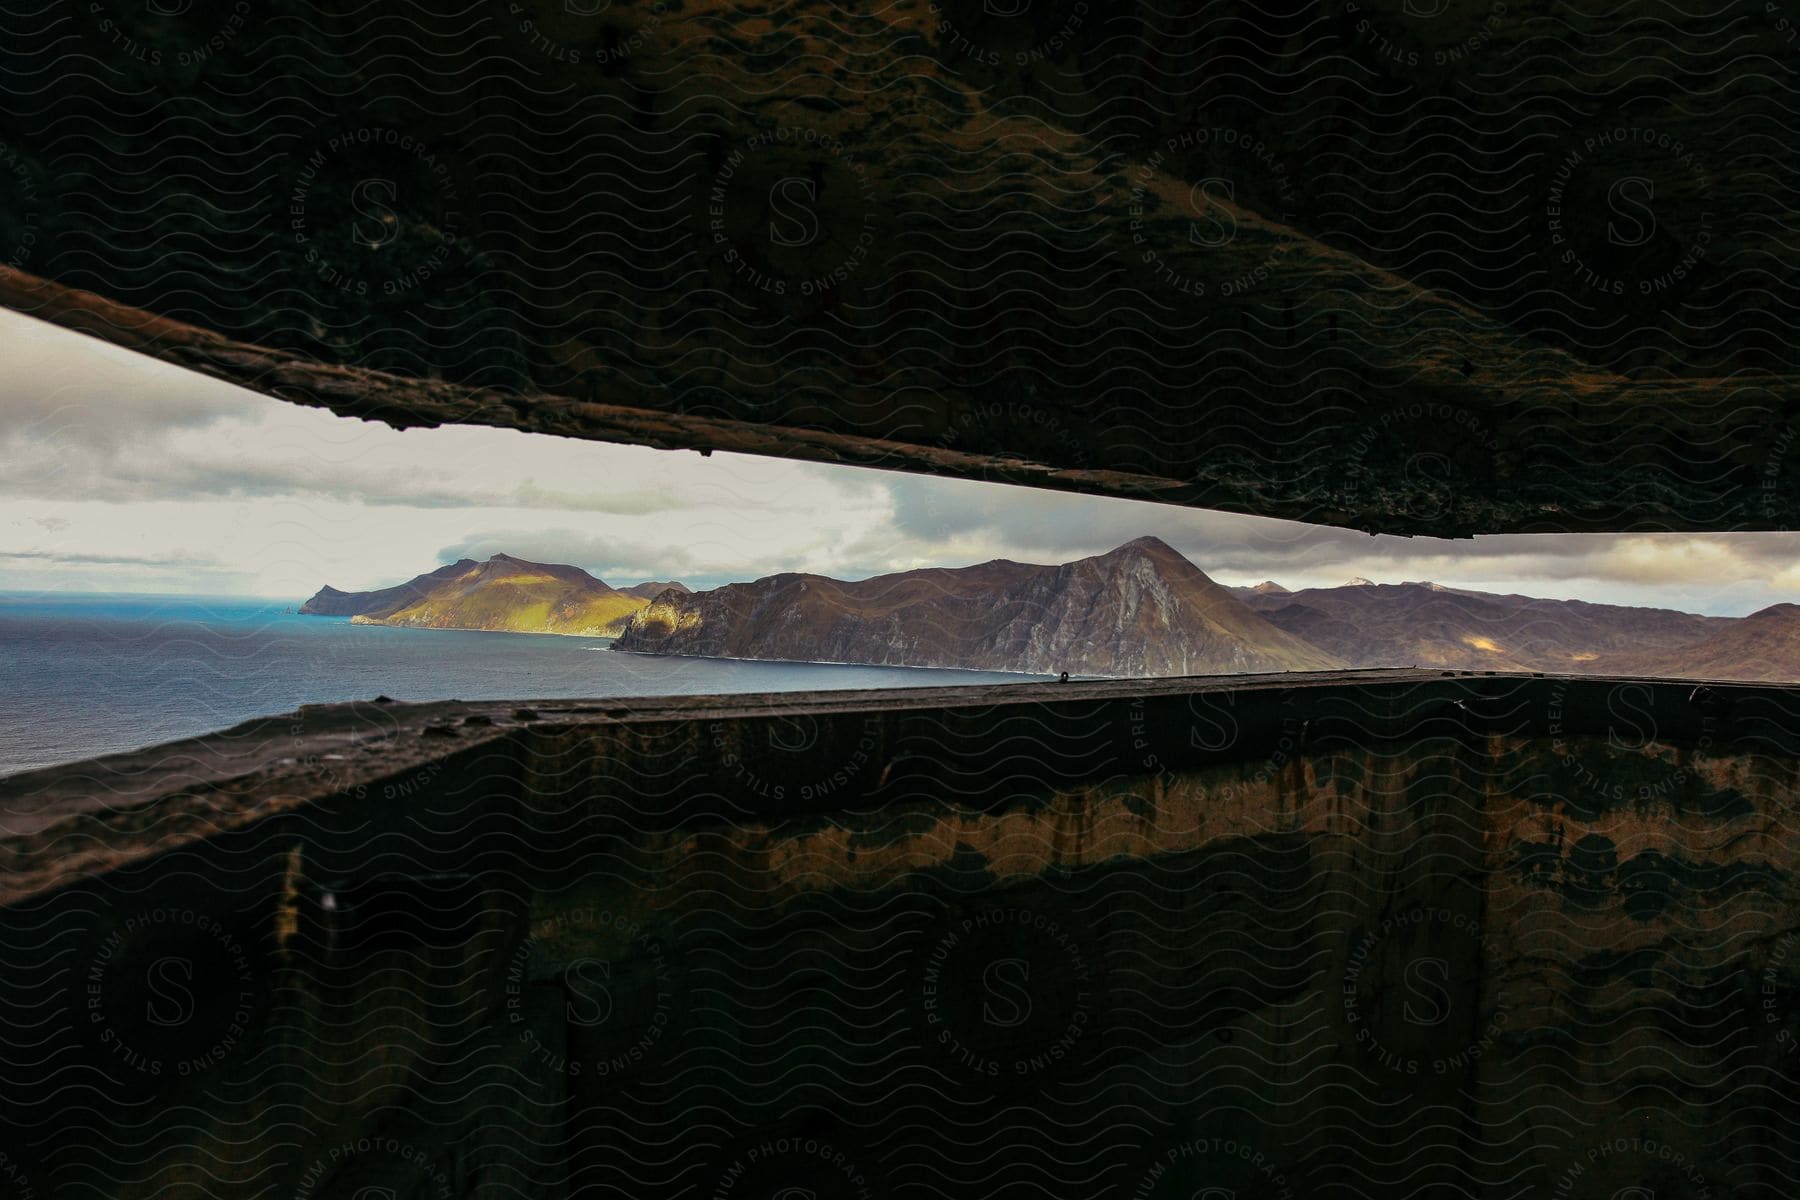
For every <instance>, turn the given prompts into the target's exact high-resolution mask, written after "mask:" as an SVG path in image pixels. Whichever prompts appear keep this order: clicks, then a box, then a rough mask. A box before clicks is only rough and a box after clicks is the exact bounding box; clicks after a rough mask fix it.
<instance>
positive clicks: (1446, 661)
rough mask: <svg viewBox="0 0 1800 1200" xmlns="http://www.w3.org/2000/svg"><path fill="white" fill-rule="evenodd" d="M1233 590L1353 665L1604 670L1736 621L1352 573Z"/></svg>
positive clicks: (1660, 654) (1656, 658) (1662, 652)
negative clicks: (1315, 583)
mask: <svg viewBox="0 0 1800 1200" xmlns="http://www.w3.org/2000/svg"><path fill="white" fill-rule="evenodd" d="M1234 591H1235V592H1236V593H1237V595H1238V596H1239V598H1240V599H1242V600H1243V601H1244V603H1245V604H1247V605H1249V606H1250V607H1251V608H1253V609H1255V610H1256V611H1257V612H1259V613H1261V614H1262V615H1263V617H1264V618H1266V619H1267V620H1268V621H1269V622H1270V623H1271V624H1273V625H1275V626H1277V627H1278V628H1281V629H1285V630H1287V631H1288V632H1289V633H1291V634H1293V635H1294V636H1296V637H1299V638H1304V639H1305V640H1306V641H1308V642H1311V643H1312V644H1313V645H1315V646H1318V647H1320V648H1321V649H1323V650H1326V651H1329V652H1330V653H1331V654H1333V655H1335V656H1336V657H1338V658H1340V659H1342V660H1343V661H1345V662H1346V663H1348V664H1349V665H1351V666H1353V667H1393V666H1400V667H1406V666H1419V667H1449V668H1457V669H1462V670H1488V671H1559V672H1570V671H1602V670H1609V669H1610V667H1609V665H1608V664H1609V663H1610V662H1611V660H1612V659H1613V658H1614V657H1615V656H1619V655H1637V656H1641V657H1642V659H1643V661H1644V662H1645V663H1647V664H1649V663H1655V662H1660V661H1663V660H1664V657H1665V656H1666V655H1667V654H1668V653H1669V652H1670V651H1672V650H1674V649H1676V648H1679V647H1684V646H1687V645H1689V644H1691V643H1695V642H1698V641H1700V640H1701V639H1703V638H1706V637H1708V636H1709V635H1711V634H1714V633H1716V632H1718V631H1720V630H1722V629H1724V628H1726V627H1728V626H1730V625H1731V624H1733V620H1732V618H1729V617H1701V616H1695V615H1694V614H1692V613H1683V612H1672V611H1670V610H1668V609H1660V608H1628V607H1625V606H1623V605H1616V604H1589V603H1587V602H1585V601H1582V600H1543V599H1538V598H1536V597H1533V596H1512V595H1504V596H1503V595H1494V594H1491V593H1487V592H1474V591H1463V590H1459V589H1454V588H1446V587H1443V586H1441V585H1439V584H1435V583H1369V582H1368V581H1366V580H1353V581H1351V582H1350V583H1347V584H1344V585H1343V586H1342V587H1334V588H1304V589H1302V590H1300V591H1297V592H1289V593H1286V594H1284V595H1269V594H1262V593H1257V592H1256V591H1255V590H1254V589H1251V588H1238V589H1234ZM1669 661H1673V660H1669ZM1740 666H1741V667H1745V668H1747V667H1748V666H1749V664H1748V663H1745V664H1740ZM1652 673H1662V674H1668V673H1671V672H1668V671H1662V672H1652Z"/></svg>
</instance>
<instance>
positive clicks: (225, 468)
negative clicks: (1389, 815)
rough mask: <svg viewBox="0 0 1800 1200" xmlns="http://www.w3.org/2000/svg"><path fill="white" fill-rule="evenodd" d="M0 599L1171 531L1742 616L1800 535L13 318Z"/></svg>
mask: <svg viewBox="0 0 1800 1200" xmlns="http://www.w3.org/2000/svg"><path fill="white" fill-rule="evenodd" d="M0 514H3V516H0V590H7V591H32V592H40V591H104V592H185V593H199V594H212V595H226V594H238V595H261V596H270V597H282V598H290V599H293V600H296V601H298V600H301V599H304V598H305V597H307V596H309V595H311V594H312V593H313V592H314V591H316V590H317V589H318V588H319V586H320V585H321V584H325V583H330V584H332V585H334V586H336V587H340V588H345V589H361V588H371V587H379V586H383V585H386V584H391V583H397V582H399V581H401V580H404V579H407V578H410V577H411V576H413V575H415V574H418V573H419V572H421V571H427V570H430V569H431V568H432V567H434V566H437V565H439V564H441V563H446V562H451V561H453V560H455V559H457V558H459V557H464V556H467V557H472V558H486V557H487V556H489V555H491V554H494V553H496V552H498V551H505V552H507V553H510V554H515V555H518V556H520V557H522V558H529V559H537V560H542V561H550V562H566V563H574V564H575V565H577V566H580V567H583V568H586V569H587V570H589V571H591V572H593V573H594V574H596V575H598V576H600V577H601V578H602V579H605V580H606V581H607V582H609V583H613V584H619V585H624V584H631V583H637V582H641V581H643V580H646V579H665V580H666V579H679V580H681V581H683V582H686V583H688V584H689V585H690V586H695V587H708V586H713V585H716V584H719V583H725V582H729V581H731V580H737V579H754V578H756V577H758V576H762V575H768V574H773V573H775V572H778V571H817V572H820V573H822V574H827V575H835V576H838V577H840V578H862V577H864V576H868V575H873V574H879V573H881V572H884V571H895V570H904V569H907V568H911V567H920V566H962V565H966V564H969V563H977V562H983V561H986V560H988V559H992V558H1015V559H1022V560H1025V561H1030V562H1061V561H1066V560H1068V559H1072V558H1079V557H1082V556H1084V555H1088V554H1097V553H1101V552H1103V551H1105V550H1108V549H1111V548H1112V547H1113V546H1116V545H1118V544H1119V543H1121V542H1125V541H1129V540H1130V539H1131V538H1134V537H1137V536H1140V535H1142V534H1146V533H1153V534H1156V535H1157V536H1159V537H1162V538H1163V539H1164V540H1166V541H1168V542H1169V543H1170V544H1171V545H1173V546H1175V547H1176V548H1177V549H1179V550H1180V551H1182V552H1183V553H1184V554H1186V555H1187V556H1188V557H1189V558H1191V559H1192V560H1193V561H1194V562H1195V563H1196V564H1197V565H1198V566H1199V567H1200V568H1201V569H1202V570H1204V571H1206V572H1207V573H1208V574H1209V575H1211V576H1212V577H1213V578H1214V579H1217V580H1218V581H1220V582H1221V583H1231V584H1237V583H1254V582H1257V581H1258V580H1262V579H1274V580H1276V581H1278V582H1280V583H1282V584H1284V585H1286V586H1288V587H1290V588H1295V589H1298V588H1301V587H1309V586H1330V585H1334V584H1338V583H1341V582H1343V581H1344V580H1346V579H1348V578H1350V577H1352V576H1358V575H1361V576H1366V577H1367V578H1370V579H1373V580H1376V581H1377V582H1399V581H1401V580H1409V579H1430V580H1435V581H1437V582H1439V583H1444V584H1447V585H1450V586H1460V587H1471V588H1480V589H1483V590H1488V591H1506V592H1523V593H1527V594H1531V595H1540V596H1555V597H1579V598H1582V599H1588V600H1597V601H1606V602H1611V603H1625V604H1648V605H1657V606H1664V607H1671V608H1683V609H1688V610H1690V611H1695V612H1707V613H1718V614H1725V615H1741V614H1743V613H1748V612H1752V611H1754V610H1756V609H1758V608H1761V607H1763V606H1765V605H1768V604H1772V603H1776V602H1777V601H1793V600H1800V534H1786V533H1770V534H1726V535H1698V536H1690V535H1680V534H1665V535H1656V536H1639V535H1613V534H1592V535H1514V536H1497V537H1485V538H1476V539H1472V540H1461V541H1444V540H1437V539H1432V538H1399V537H1385V536H1384V537H1369V536H1368V535H1366V534H1360V533H1354V532H1350V531H1346V530H1338V529H1328V528H1322V527H1314V526H1307V525H1299V524H1295V523H1293V522H1288V521H1275V520H1269V519H1266V518H1261V517H1246V516H1237V515H1232V514H1226V513H1213V512H1203V511H1196V510H1192V509H1182V508H1175V507H1171V506H1166V505H1157V504H1147V503H1142V502H1138V501H1129V500H1108V499H1098V498H1093V497H1086V496H1075V495H1065V494H1062V493H1055V492H1044V491H1036V490H1031V489H1025V488H1014V487H1007V486H1004V485H999V484H985V483H970V482H964V481H958V480H940V479H933V478H929V477H925V476H916V475H901V474H897V473H892V472H885V471H871V470H865V469H859V468H852V467H830V466H822V465H815V464H809V463H795V462H787V461H784V460H780V459H770V458H751V457H746V456H741V455H733V454H714V455H712V456H711V457H709V458H702V457H700V456H699V455H698V454H695V453H693V452H690V451H666V450H648V449H643V448H640V447H634V446H613V445H607V444H604V443H600V442H578V441H569V440H565V439H560V438H548V437H543V436H541V435H529V434H523V433H518V432H514V431H510V430H499V429H484V428H474V427H455V428H446V429H412V430H406V431H399V430H394V429H390V428H388V427H387V426H385V425H380V424H374V423H369V422H364V421H356V420H348V419H345V418H342V417H337V416H333V415H331V414H330V413H327V412H325V411H323V410H319V409H309V408H301V407H299V406H297V405H292V404H286V403H283V402H281V401H277V400H271V399H268V398H266V397H262V396H258V395H256V394H254V393H251V392H246V391H244V390H242V389H239V388H236V387H233V386H231V385H229V384H224V383H220V382H217V381H215V380H211V379H207V378H204V377H201V376H197V375H193V374H189V373H187V372H184V371H181V370H178V369H177V368H174V367H169V366H165V365H163V364H161V363H158V362H154V361H152V360H150V359H147V358H143V357H140V356H138V355H134V354H131V353H129V352H127V351H123V350H118V349H115V348H113V347H111V346H108V345H105V344H104V343H101V342H97V341H94V340H93V339H90V338H85V337H81V336H79V335H77V334H73V333H69V332H66V331H64V330H61V329H58V328H56V327H54V326H50V325H46V324H43V323H41V322H37V321H33V320H30V319H27V318H25V317H21V316H18V315H17V314H14V313H10V312H7V311H5V310H0Z"/></svg>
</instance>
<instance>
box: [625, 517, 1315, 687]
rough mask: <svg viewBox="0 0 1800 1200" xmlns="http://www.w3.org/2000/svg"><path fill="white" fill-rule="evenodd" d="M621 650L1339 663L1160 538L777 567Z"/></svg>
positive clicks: (996, 664) (1173, 666)
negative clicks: (860, 569) (960, 556)
mask: <svg viewBox="0 0 1800 1200" xmlns="http://www.w3.org/2000/svg"><path fill="white" fill-rule="evenodd" d="M617 648H618V649H620V650H633V651H638V652H640V653H650V654H690V655H703V656H708V657H724V658H758V659H786V660H795V661H827V662H856V663H871V664H877V665H888V666H920V667H966V668H970V669H979V670H990V671H1021V672H1027V673H1033V674H1054V673H1056V672H1060V671H1068V672H1071V673H1073V674H1079V675H1108V676H1120V677H1126V676H1145V675H1191V674H1198V673H1204V672H1213V671H1217V672H1227V671H1229V672H1238V671H1304V670H1321V669H1325V668H1329V667H1332V666H1336V665H1339V664H1338V662H1337V660H1336V659H1334V658H1333V657H1332V656H1331V655H1329V654H1327V653H1325V652H1324V651H1322V650H1319V649H1317V648H1316V647H1314V646H1311V645H1308V644H1307V643H1305V642H1303V641H1301V640H1300V639H1299V638H1296V637H1293V636H1292V635H1290V634H1288V633H1285V632H1283V631H1282V630H1280V629H1277V628H1275V627H1274V626H1273V625H1271V624H1270V623H1269V622H1267V621H1265V620H1263V619H1262V618H1261V617H1259V616H1258V615H1257V614H1256V613H1254V612H1252V611H1250V609H1249V608H1247V607H1246V606H1245V605H1244V604H1243V603H1242V602H1241V601H1239V600H1238V599H1237V598H1236V597H1234V596H1232V595H1231V594H1230V593H1229V592H1227V591H1226V590H1225V589H1224V588H1222V587H1220V586H1219V585H1218V584H1215V583H1214V582H1213V581H1212V580H1210V579H1208V578H1207V577H1206V575H1205V574H1203V573H1202V572H1201V571H1200V570H1199V569H1198V568H1196V567H1195V566H1194V565H1193V564H1192V563H1190V562H1188V561H1187V559H1185V558H1183V557H1182V556H1181V555H1180V554H1178V553H1176V552H1175V551H1174V550H1173V549H1172V548H1170V547H1169V546H1168V545H1166V544H1165V543H1163V542H1161V541H1159V540H1157V539H1156V538H1139V539H1138V540H1137V541H1134V542H1129V543H1127V544H1126V545H1123V546H1121V547H1119V548H1118V549H1116V550H1113V551H1111V552H1110V553H1107V554H1102V555H1099V556H1097V557H1094V558H1085V559H1081V560H1078V561H1076V562H1071V563H1064V564H1062V565H1061V566H1036V565H1032V564H1028V563H1016V562H1007V561H1004V560H1001V561H995V562H990V563H983V564H981V565H980V566H974V567H965V568H961V569H955V570H945V569H936V570H925V571H905V572H901V573H899V574H895V575H883V576H878V577H876V578H874V579H866V580H862V581H860V582H856V583H845V582H842V581H839V580H835V579H827V578H824V577H823V576H819V575H793V574H789V575H774V576H770V577H769V578H767V579H759V580H757V581H756V582H754V583H737V584H730V585H728V586H726V587H722V588H716V589H714V590H712V591H709V592H699V593H694V594H692V595H686V596H683V595H670V594H665V595H663V596H660V597H658V598H657V600H656V601H655V602H654V603H652V604H651V605H650V606H649V607H648V608H646V609H645V610H644V611H643V612H642V613H640V614H638V616H637V617H636V618H635V619H634V620H633V621H632V622H631V624H630V626H629V627H628V628H627V629H626V630H625V632H624V633H623V635H621V637H620V639H619V643H618V647H617Z"/></svg>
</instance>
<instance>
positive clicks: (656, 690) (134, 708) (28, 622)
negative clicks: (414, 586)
mask: <svg viewBox="0 0 1800 1200" xmlns="http://www.w3.org/2000/svg"><path fill="white" fill-rule="evenodd" d="M296 606H297V605H296ZM286 607H289V606H288V605H287V604H284V603H282V602H270V601H264V600H237V599H217V600H215V599H206V598H196V597H187V596H184V597H170V596H129V597H119V596H106V597H91V596H56V597H45V596H41V595H39V596H29V597H27V596H18V595H14V596H6V595H0V774H9V773H11V772H14V771H23V770H27V769H29V768H31V767H40V766H46V765H49V764H51V763H58V762H68V761H72V760H75V759H81V758H91V757H94V756H96V755H100V754H108V753H111V752H113V751H116V750H130V749H133V748H136V747H139V746H149V745H154V744H156V743H158V742H166V741H170V740H172V739H175V738H183V737H191V736H193V735H194V734H199V733H205V732H207V731H209V730H214V729H223V728H225V727H226V726H229V725H235V724H236V723H238V722H239V721H243V720H246V719H248V718H250V717H257V716H267V715H269V714H271V713H283V712H291V711H293V710H294V709H295V708H296V707H298V706H299V705H302V704H319V703H327V702H330V701H336V700H354V699H371V698H373V697H375V696H378V695H386V696H392V697H394V698H395V699H396V700H446V699H460V700H493V699H512V698H520V699H524V698H533V697H536V698H543V699H553V698H557V697H577V696H671V695H704V694H707V693H718V692H784V691H806V690H812V689H822V688H877V687H881V688H890V687H912V686H917V687H923V686H928V685H935V686H944V685H949V684H970V683H1002V682H1023V681H1025V680H1028V679H1032V678H1037V677H1035V676H1025V675H1001V674H994V673H989V672H977V671H937V670H925V669H920V668H913V667H846V666H828V665H818V664H811V663H760V662H732V661H727V660H724V659H712V658H654V657H649V656H645V655H637V654H621V653H617V652H614V651H612V650H610V649H609V647H610V646H611V645H612V641H611V639H610V638H577V637H556V636H550V635H537V634H518V633H476V632H471V631H467V630H458V629H386V628H383V627H381V626H378V625H352V624H350V621H349V619H348V618H347V617H311V616H305V617H303V616H299V615H297V614H294V613H287V612H283V611H282V610H283V609H284V608H286Z"/></svg>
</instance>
